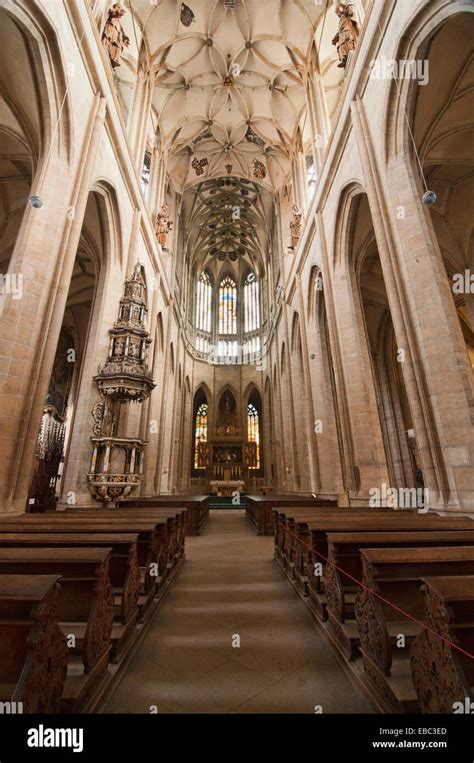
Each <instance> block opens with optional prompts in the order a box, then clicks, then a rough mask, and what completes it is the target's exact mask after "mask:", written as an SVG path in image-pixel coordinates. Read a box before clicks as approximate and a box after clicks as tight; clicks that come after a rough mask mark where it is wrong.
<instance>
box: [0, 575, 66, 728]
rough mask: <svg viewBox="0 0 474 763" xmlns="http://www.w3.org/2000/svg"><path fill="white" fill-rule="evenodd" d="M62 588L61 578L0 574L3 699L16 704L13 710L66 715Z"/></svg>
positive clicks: (0, 695) (0, 693)
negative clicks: (62, 710) (63, 707)
mask: <svg viewBox="0 0 474 763" xmlns="http://www.w3.org/2000/svg"><path fill="white" fill-rule="evenodd" d="M59 590H60V583H59V576H58V575H33V576H31V575H0V700H1V701H2V702H11V703H15V704H14V705H12V706H11V710H12V712H15V711H16V712H21V711H22V712H24V713H58V712H59V711H60V706H61V697H62V694H63V690H64V684H65V681H66V675H67V662H68V648H67V644H66V638H65V636H64V634H63V632H62V630H61V629H60V627H59V625H58V622H57V614H56V607H57V600H58V596H59ZM18 703H21V705H19V704H18Z"/></svg>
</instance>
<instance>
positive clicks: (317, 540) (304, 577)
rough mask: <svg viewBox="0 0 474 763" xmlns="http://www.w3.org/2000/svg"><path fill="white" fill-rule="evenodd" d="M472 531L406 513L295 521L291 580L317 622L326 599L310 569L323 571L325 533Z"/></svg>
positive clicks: (462, 523) (468, 524)
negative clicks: (319, 566) (317, 567)
mask: <svg viewBox="0 0 474 763" xmlns="http://www.w3.org/2000/svg"><path fill="white" fill-rule="evenodd" d="M473 529H474V524H473V522H472V520H470V519H451V518H449V517H439V516H432V515H429V516H428V515H426V514H417V513H415V512H413V513H412V512H410V511H405V510H403V511H394V510H392V509H390V510H389V512H388V513H380V514H374V515H370V516H363V515H354V516H348V515H346V516H344V517H339V516H338V515H337V516H336V515H334V516H322V515H321V516H320V517H319V518H318V519H317V520H315V519H311V520H305V519H301V518H300V519H298V518H297V519H296V520H295V532H296V535H297V536H298V538H299V539H300V543H297V544H296V546H297V552H296V555H295V562H294V573H293V574H294V577H295V580H296V586H297V589H298V591H299V592H300V593H302V594H303V595H306V596H308V605H309V608H310V610H311V612H312V613H313V614H314V615H315V616H316V617H318V618H319V619H323V620H325V619H326V618H327V610H326V596H325V592H324V581H323V577H318V576H316V575H314V569H315V567H314V565H315V564H316V563H321V564H322V566H323V573H324V567H325V564H326V559H327V556H328V544H327V534H328V533H329V532H342V533H345V532H359V531H360V532H371V531H377V532H393V531H396V532H399V533H402V532H403V533H404V532H413V531H416V530H418V531H420V532H421V531H426V532H428V531H434V530H440V531H446V532H448V531H449V532H452V531H461V530H468V531H471V530H473Z"/></svg>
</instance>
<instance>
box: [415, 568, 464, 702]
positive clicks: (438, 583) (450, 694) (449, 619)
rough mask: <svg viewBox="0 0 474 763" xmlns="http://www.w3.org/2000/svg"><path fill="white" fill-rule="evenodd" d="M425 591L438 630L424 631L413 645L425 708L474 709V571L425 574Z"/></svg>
mask: <svg viewBox="0 0 474 763" xmlns="http://www.w3.org/2000/svg"><path fill="white" fill-rule="evenodd" d="M421 592H422V594H423V596H424V604H425V619H426V624H427V626H428V627H429V628H430V629H431V631H434V632H431V631H428V630H422V631H420V633H419V634H418V635H417V636H416V638H415V639H414V641H413V644H412V646H411V649H410V662H411V670H412V678H413V684H414V686H415V690H416V693H417V696H418V701H419V703H420V707H421V710H422V712H424V713H453V712H472V709H471V708H472V706H473V703H474V576H473V575H463V576H453V577H451V576H450V577H425V578H423V586H422V588H421ZM440 637H441V638H440ZM443 639H446V640H443ZM448 642H451V643H448ZM451 644H457V645H458V646H460V647H461V648H462V649H463V650H464V651H463V652H460V651H458V650H457V649H455V648H454V647H453V646H452V645H451ZM464 652H467V653H468V654H471V655H472V657H468V656H467V654H464ZM455 703H460V706H459V705H457V706H456V704H455Z"/></svg>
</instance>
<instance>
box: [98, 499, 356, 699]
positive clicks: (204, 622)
mask: <svg viewBox="0 0 474 763" xmlns="http://www.w3.org/2000/svg"><path fill="white" fill-rule="evenodd" d="M272 554H273V539H272V538H266V537H265V538H264V537H257V536H256V535H254V534H253V532H252V530H251V528H250V526H249V525H248V523H247V521H246V519H245V516H244V513H243V512H241V511H235V510H234V511H218V510H216V511H211V516H210V518H209V522H208V524H207V527H206V529H205V531H204V534H203V535H202V536H201V537H199V538H187V539H186V557H187V559H186V563H185V565H184V568H183V570H182V572H181V574H180V577H179V578H178V580H177V581H176V583H175V585H174V587H173V589H172V590H171V591H170V594H169V596H168V598H167V599H166V601H165V603H164V605H163V607H162V609H161V610H160V611H159V612H158V613H157V615H156V617H155V620H154V622H153V623H152V624H151V625H150V628H149V630H148V632H147V634H146V636H145V638H144V640H143V642H142V644H141V645H140V647H139V649H138V652H137V654H136V655H135V657H134V659H133V662H132V663H131V665H130V666H129V667H128V669H127V671H126V674H125V676H124V678H123V680H122V682H121V683H120V685H119V686H118V688H117V690H116V692H115V694H114V695H113V696H112V697H111V699H110V701H109V703H108V705H107V707H106V708H105V712H111V713H121V712H127V713H148V712H150V707H151V706H156V707H157V709H158V712H163V713H181V712H189V713H213V712H221V713H222V712H224V713H228V712H235V713H263V712H276V713H278V712H291V713H297V712H298V713H313V712H314V708H315V706H316V705H321V706H322V710H323V712H325V713H351V712H368V707H367V706H366V704H365V702H364V700H363V699H362V698H361V697H360V696H359V694H358V692H357V690H356V689H355V688H354V687H353V685H352V684H351V683H350V681H349V679H348V678H347V676H346V675H345V674H344V673H343V671H342V669H341V668H340V667H339V665H338V663H337V662H336V660H335V658H334V657H333V655H332V653H331V650H330V648H329V646H327V644H326V643H325V641H324V639H323V638H322V637H320V636H319V635H318V634H317V632H316V630H315V628H314V626H313V624H312V622H311V619H310V617H309V614H308V613H307V611H306V609H305V607H304V605H303V604H302V602H301V601H299V600H298V599H297V598H296V597H295V596H294V594H293V593H292V592H291V591H290V589H289V588H288V586H287V584H286V582H285V581H284V580H283V578H282V577H281V575H280V573H279V571H278V569H277V567H276V566H275V564H274V562H273V561H272ZM239 640H240V646H234V645H233V644H237V643H238V641H239Z"/></svg>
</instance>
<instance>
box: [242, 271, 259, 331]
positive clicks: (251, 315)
mask: <svg viewBox="0 0 474 763" xmlns="http://www.w3.org/2000/svg"><path fill="white" fill-rule="evenodd" d="M258 328H260V296H259V291H258V281H257V277H256V275H255V273H249V274H248V276H247V278H246V279H245V284H244V331H245V333H247V332H249V331H255V330H256V329H258Z"/></svg>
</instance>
